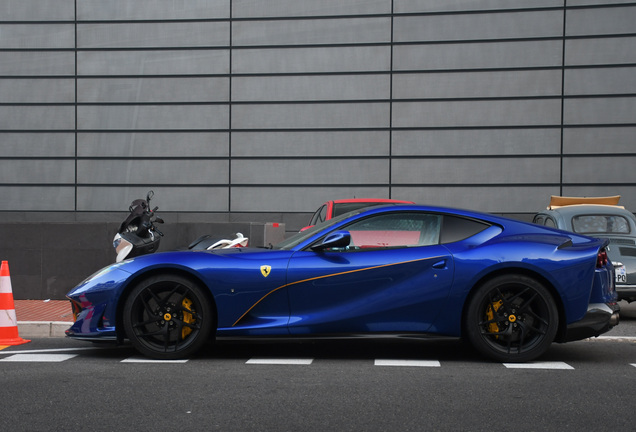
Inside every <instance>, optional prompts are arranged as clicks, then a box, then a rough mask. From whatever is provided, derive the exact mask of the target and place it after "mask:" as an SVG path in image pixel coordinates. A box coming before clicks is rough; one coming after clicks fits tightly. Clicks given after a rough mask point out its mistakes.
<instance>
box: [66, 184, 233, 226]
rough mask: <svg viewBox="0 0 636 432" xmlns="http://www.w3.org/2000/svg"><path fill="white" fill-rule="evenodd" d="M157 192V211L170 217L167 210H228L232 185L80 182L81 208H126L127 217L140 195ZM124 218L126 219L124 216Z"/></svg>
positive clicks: (78, 197)
mask: <svg viewBox="0 0 636 432" xmlns="http://www.w3.org/2000/svg"><path fill="white" fill-rule="evenodd" d="M150 189H152V190H153V191H154V192H155V196H154V198H153V201H152V204H153V205H156V206H159V210H158V211H157V213H158V214H159V215H161V217H163V218H164V219H165V220H166V221H170V220H171V219H170V215H169V214H165V213H164V212H187V211H190V212H227V211H229V207H228V197H229V189H228V188H227V187H214V186H205V187H199V186H197V187H193V186H156V185H155V186H152V187H150V186H143V187H141V186H133V187H119V186H108V185H104V186H78V188H77V209H78V210H79V211H117V210H120V211H122V216H123V218H125V217H126V213H127V212H128V206H129V205H130V203H131V202H132V201H133V200H135V199H138V198H144V197H145V196H146V194H147V193H148V190H150ZM122 221H123V219H122Z"/></svg>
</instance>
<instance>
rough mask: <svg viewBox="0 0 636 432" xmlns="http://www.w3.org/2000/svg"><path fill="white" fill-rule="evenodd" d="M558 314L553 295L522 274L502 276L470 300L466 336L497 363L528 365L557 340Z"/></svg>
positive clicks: (486, 285)
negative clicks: (522, 363)
mask: <svg viewBox="0 0 636 432" xmlns="http://www.w3.org/2000/svg"><path fill="white" fill-rule="evenodd" d="M558 320H559V315H558V311H557V307H556V305H555V302H554V299H553V298H552V295H551V294H550V292H549V291H548V290H547V289H546V288H545V287H544V286H543V285H542V284H541V283H539V282H538V281H536V280H535V279H532V278H530V277H527V276H522V275H504V276H499V277H496V278H494V279H491V280H490V281H488V282H486V283H485V284H483V285H482V286H480V287H479V288H478V289H477V291H476V292H475V293H474V295H473V296H472V297H471V299H470V301H469V304H468V309H467V315H466V321H465V324H466V327H465V330H466V333H467V336H468V340H469V341H470V342H471V344H472V345H473V346H474V347H475V348H476V349H477V350H478V351H480V352H481V353H482V354H484V355H486V356H487V357H490V358H491V359H493V360H496V361H503V362H528V361H531V360H534V359H536V358H537V357H539V356H541V355H542V354H544V353H545V352H546V351H547V350H548V348H549V347H550V344H551V343H552V341H553V340H554V337H555V335H556V332H557V329H558Z"/></svg>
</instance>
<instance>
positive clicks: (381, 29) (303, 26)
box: [232, 17, 391, 46]
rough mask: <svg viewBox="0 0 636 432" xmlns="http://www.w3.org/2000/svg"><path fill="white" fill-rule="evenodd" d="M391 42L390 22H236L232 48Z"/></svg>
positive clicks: (311, 20) (350, 19)
mask: <svg viewBox="0 0 636 432" xmlns="http://www.w3.org/2000/svg"><path fill="white" fill-rule="evenodd" d="M388 42H391V18H390V17H382V18H348V19H319V20H316V19H304V20H302V19H298V20H282V21H270V20H267V21H235V22H234V23H233V24H232V45H234V46H254V45H320V44H355V43H388Z"/></svg>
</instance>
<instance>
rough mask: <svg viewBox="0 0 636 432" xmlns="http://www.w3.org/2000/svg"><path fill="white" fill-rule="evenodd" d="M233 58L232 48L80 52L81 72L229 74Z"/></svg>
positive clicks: (105, 73)
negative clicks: (230, 51)
mask: <svg viewBox="0 0 636 432" xmlns="http://www.w3.org/2000/svg"><path fill="white" fill-rule="evenodd" d="M71 55H72V54H71ZM229 59H230V54H229V51H228V50H186V51H171V50H166V51H163V50H162V51H80V52H78V53H77V74H78V75H79V76H82V75H102V76H103V75H197V74H199V75H206V74H226V73H228V72H229V68H230V60H229ZM0 60H1V57H0ZM0 64H1V63H0ZM0 71H1V69H0Z"/></svg>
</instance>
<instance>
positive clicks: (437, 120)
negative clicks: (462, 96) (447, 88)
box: [393, 99, 561, 127]
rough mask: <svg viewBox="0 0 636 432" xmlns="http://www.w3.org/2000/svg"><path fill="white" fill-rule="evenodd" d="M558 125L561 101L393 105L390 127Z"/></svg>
mask: <svg viewBox="0 0 636 432" xmlns="http://www.w3.org/2000/svg"><path fill="white" fill-rule="evenodd" d="M560 122H561V101H560V100H558V99H555V100H495V101H453V102H396V103H394V104H393V126H394V127H476V126H481V127H483V126H529V125H536V126H549V125H558V124H560Z"/></svg>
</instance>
